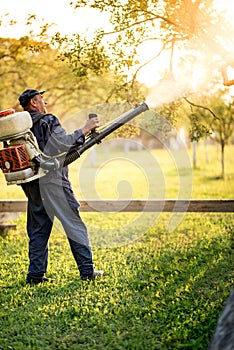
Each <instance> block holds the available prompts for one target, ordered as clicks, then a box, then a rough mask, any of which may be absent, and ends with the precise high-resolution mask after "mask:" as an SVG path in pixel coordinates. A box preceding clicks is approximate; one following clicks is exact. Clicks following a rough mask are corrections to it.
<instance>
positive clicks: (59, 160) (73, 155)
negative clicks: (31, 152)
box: [39, 102, 149, 170]
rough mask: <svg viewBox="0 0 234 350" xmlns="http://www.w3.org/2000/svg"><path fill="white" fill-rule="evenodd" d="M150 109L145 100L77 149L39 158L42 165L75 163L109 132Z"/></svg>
mask: <svg viewBox="0 0 234 350" xmlns="http://www.w3.org/2000/svg"><path fill="white" fill-rule="evenodd" d="M148 109H149V107H148V106H147V104H146V103H145V102H142V103H141V104H138V105H136V106H135V108H132V109H130V110H129V111H128V112H126V113H124V114H122V115H121V116H120V117H119V119H118V120H117V121H115V122H114V123H113V124H111V125H110V126H108V127H107V128H105V129H104V130H102V131H101V132H99V133H98V132H95V133H93V135H91V138H90V139H89V140H87V141H86V142H85V143H84V144H83V145H82V146H79V147H78V148H76V149H72V150H71V151H70V152H68V153H67V154H66V155H64V156H62V157H51V158H50V159H46V158H43V157H41V158H40V159H39V162H40V167H41V168H43V169H45V170H56V169H60V168H62V167H64V166H66V165H69V164H71V163H73V162H74V161H75V160H76V159H78V158H79V157H80V156H81V154H82V153H84V152H85V151H86V150H87V149H89V148H90V147H92V146H94V145H95V144H97V143H100V142H101V140H102V139H103V138H105V137H106V136H108V135H109V134H111V133H112V132H114V131H115V130H117V129H118V128H120V127H121V126H123V125H124V124H126V123H127V122H129V121H130V120H131V119H133V118H135V117H136V116H138V115H139V114H141V113H143V112H145V111H147V110H148Z"/></svg>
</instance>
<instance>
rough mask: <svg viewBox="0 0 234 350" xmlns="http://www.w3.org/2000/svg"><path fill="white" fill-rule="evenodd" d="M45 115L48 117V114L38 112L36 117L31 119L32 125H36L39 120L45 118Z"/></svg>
mask: <svg viewBox="0 0 234 350" xmlns="http://www.w3.org/2000/svg"><path fill="white" fill-rule="evenodd" d="M46 115H49V113H47V114H42V113H40V112H38V115H36V117H34V118H32V121H33V124H36V123H37V122H38V121H39V120H40V119H41V118H43V117H45V116H46Z"/></svg>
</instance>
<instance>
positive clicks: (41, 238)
mask: <svg viewBox="0 0 234 350" xmlns="http://www.w3.org/2000/svg"><path fill="white" fill-rule="evenodd" d="M22 188H23V190H24V192H25V194H26V196H27V197H28V211H27V232H28V236H29V268H28V274H27V281H28V282H30V281H31V280H40V279H42V277H43V276H44V274H45V273H46V270H47V264H48V241H49V237H50V233H51V229H52V225H53V220H52V219H51V218H50V217H49V216H48V214H47V212H46V210H45V208H44V206H43V202H42V199H41V195H40V189H39V183H38V181H37V180H35V181H32V182H29V183H26V184H23V185H22Z"/></svg>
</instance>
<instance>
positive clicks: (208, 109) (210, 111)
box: [183, 97, 220, 120]
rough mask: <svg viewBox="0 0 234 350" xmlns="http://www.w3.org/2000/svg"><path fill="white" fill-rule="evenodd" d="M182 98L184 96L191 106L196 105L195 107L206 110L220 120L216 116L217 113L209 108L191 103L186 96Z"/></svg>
mask: <svg viewBox="0 0 234 350" xmlns="http://www.w3.org/2000/svg"><path fill="white" fill-rule="evenodd" d="M183 98H184V100H185V101H186V102H187V103H189V104H190V105H191V106H193V107H197V108H202V109H204V110H206V111H208V112H209V113H210V114H211V115H212V116H213V117H214V119H217V120H220V118H219V117H217V115H216V114H215V113H214V112H213V111H212V110H211V109H210V108H208V107H204V106H201V105H197V104H196V103H193V102H191V101H189V100H188V99H187V97H183Z"/></svg>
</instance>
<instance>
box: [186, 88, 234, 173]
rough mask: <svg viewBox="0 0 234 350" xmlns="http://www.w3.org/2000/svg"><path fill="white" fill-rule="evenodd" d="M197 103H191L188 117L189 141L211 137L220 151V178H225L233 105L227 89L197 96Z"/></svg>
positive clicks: (233, 126)
mask: <svg viewBox="0 0 234 350" xmlns="http://www.w3.org/2000/svg"><path fill="white" fill-rule="evenodd" d="M197 100H199V103H198V102H194V101H193V102H191V101H190V100H188V99H187V98H186V102H187V103H188V104H189V106H190V113H188V117H189V119H190V122H191V130H190V134H191V139H192V140H195V141H198V140H199V139H200V138H202V137H204V136H205V137H207V136H208V135H209V136H211V137H212V138H213V139H214V140H215V141H216V142H218V143H219V145H220V149H221V168H222V172H221V177H222V178H224V177H225V146H226V145H227V144H228V143H229V142H230V140H231V137H232V135H233V130H234V103H233V100H232V99H231V98H230V96H229V93H228V91H227V89H222V90H218V91H217V92H215V93H213V94H212V95H209V94H204V95H203V96H199V97H198V96H197Z"/></svg>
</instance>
